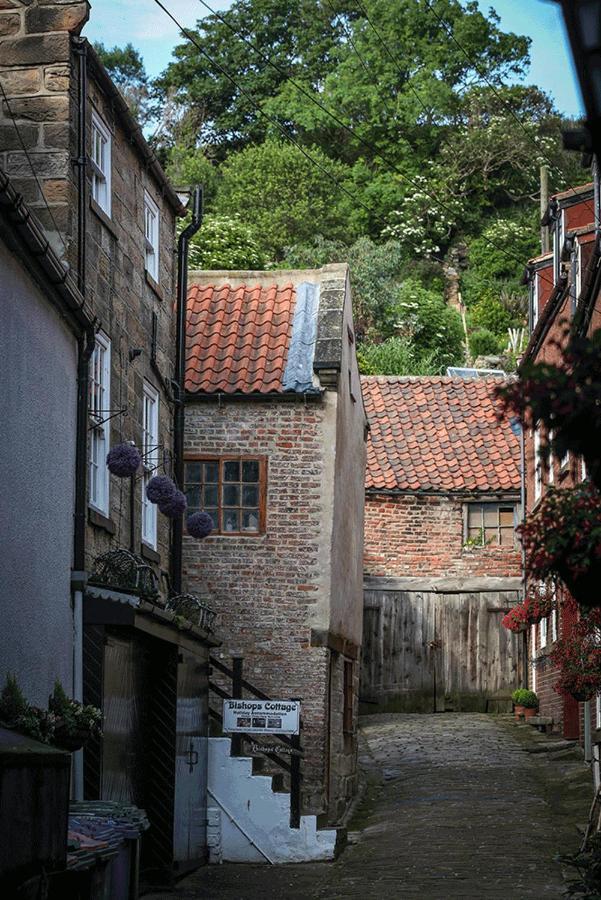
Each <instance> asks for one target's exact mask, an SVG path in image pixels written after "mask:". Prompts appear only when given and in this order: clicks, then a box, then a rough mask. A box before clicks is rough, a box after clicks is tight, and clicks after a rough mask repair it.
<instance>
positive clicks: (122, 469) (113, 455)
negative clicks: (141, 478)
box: [106, 441, 142, 478]
mask: <svg viewBox="0 0 601 900" xmlns="http://www.w3.org/2000/svg"><path fill="white" fill-rule="evenodd" d="M141 462H142V454H141V453H140V451H139V450H138V448H137V447H136V445H135V444H134V443H133V441H126V442H125V443H124V444H117V446H116V447H113V448H112V449H111V450H109V452H108V453H107V455H106V464H107V466H108V470H109V472H112V474H113V475H116V476H117V477H118V478H129V477H130V475H135V474H136V472H137V471H138V469H139V467H140V463H141Z"/></svg>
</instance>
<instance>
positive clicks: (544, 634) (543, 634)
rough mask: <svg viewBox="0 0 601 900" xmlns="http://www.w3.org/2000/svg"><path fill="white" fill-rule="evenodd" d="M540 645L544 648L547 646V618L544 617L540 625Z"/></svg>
mask: <svg viewBox="0 0 601 900" xmlns="http://www.w3.org/2000/svg"><path fill="white" fill-rule="evenodd" d="M538 635H539V647H540V649H541V650H543V649H544V648H545V647H546V646H547V619H546V617H543V618H542V619H541V620H540V622H539V626H538Z"/></svg>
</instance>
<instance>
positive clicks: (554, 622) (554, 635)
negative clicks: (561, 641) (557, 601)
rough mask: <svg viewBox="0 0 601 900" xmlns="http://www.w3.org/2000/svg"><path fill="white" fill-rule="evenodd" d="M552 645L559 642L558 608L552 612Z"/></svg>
mask: <svg viewBox="0 0 601 900" xmlns="http://www.w3.org/2000/svg"><path fill="white" fill-rule="evenodd" d="M550 618H551V643H552V644H554V643H555V641H556V640H557V607H554V608H553V609H552V610H551V616H550Z"/></svg>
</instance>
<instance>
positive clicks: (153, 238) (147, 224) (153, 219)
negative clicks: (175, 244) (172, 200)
mask: <svg viewBox="0 0 601 900" xmlns="http://www.w3.org/2000/svg"><path fill="white" fill-rule="evenodd" d="M160 231H161V213H160V209H159V207H158V205H157V204H156V203H155V201H154V200H153V199H152V197H151V196H150V194H149V193H148V191H144V260H145V261H144V266H145V268H146V271H147V272H148V274H149V275H150V277H151V278H152V279H153V281H156V282H157V284H158V282H159V244H160Z"/></svg>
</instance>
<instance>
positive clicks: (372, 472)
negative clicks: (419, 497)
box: [361, 376, 520, 491]
mask: <svg viewBox="0 0 601 900" xmlns="http://www.w3.org/2000/svg"><path fill="white" fill-rule="evenodd" d="M361 384H362V388H363V398H364V401H365V409H366V412H367V418H368V420H369V424H370V426H371V431H370V434H369V439H368V444H367V472H366V487H367V488H368V489H369V488H371V489H373V490H378V489H380V490H382V489H385V490H404V491H413V490H420V491H495V490H501V489H502V490H516V491H517V490H519V487H520V471H519V465H520V446H519V441H518V438H517V437H516V436H515V435H514V434H513V432H512V430H511V428H510V426H509V423H508V422H506V421H505V422H499V420H498V419H497V411H498V409H499V406H498V401H497V400H496V399H495V394H494V391H495V388H496V387H498V385H499V379H498V378H479V379H469V380H467V379H462V378H399V377H396V376H394V377H393V376H373V377H372V376H368V377H363V378H362V379H361Z"/></svg>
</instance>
